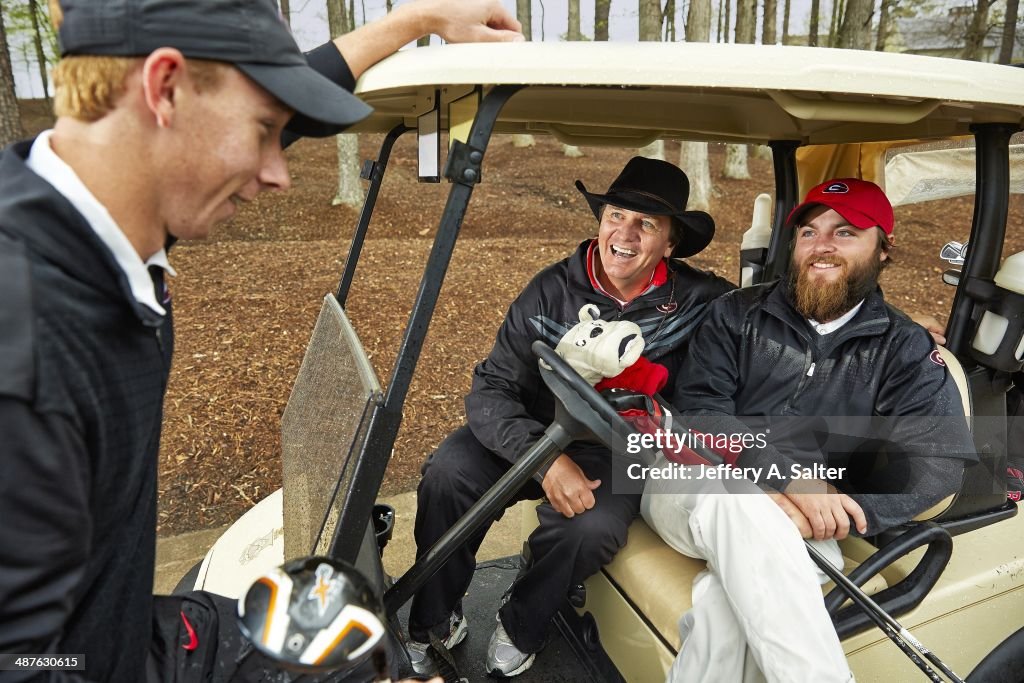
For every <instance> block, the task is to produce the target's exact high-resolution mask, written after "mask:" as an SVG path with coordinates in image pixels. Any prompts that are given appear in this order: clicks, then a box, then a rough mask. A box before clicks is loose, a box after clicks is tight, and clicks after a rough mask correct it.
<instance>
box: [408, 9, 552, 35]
mask: <svg viewBox="0 0 1024 683" xmlns="http://www.w3.org/2000/svg"><path fill="white" fill-rule="evenodd" d="M388 4H389V5H390V4H391V3H390V0H388ZM389 11H390V8H389ZM516 19H518V20H519V23H520V24H522V25H523V37H524V38H526V39H527V40H533V3H531V2H530V0H516Z"/></svg>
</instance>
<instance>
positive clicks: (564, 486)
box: [541, 453, 601, 517]
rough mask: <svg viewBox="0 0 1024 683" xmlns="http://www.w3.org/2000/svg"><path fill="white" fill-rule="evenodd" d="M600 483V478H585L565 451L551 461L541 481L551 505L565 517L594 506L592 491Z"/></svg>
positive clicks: (580, 512)
mask: <svg viewBox="0 0 1024 683" xmlns="http://www.w3.org/2000/svg"><path fill="white" fill-rule="evenodd" d="M600 485H601V480H600V479H595V480H590V479H587V475H585V474H583V470H581V469H580V466H579V465H577V464H576V463H575V462H574V461H573V459H572V458H570V457H569V456H568V455H566V454H565V453H562V454H561V455H560V456H558V458H557V459H556V460H555V461H554V462H553V463H551V467H549V468H548V471H547V473H546V474H545V475H544V481H543V482H541V486H542V487H543V488H544V495H545V496H547V499H548V502H549V503H551V507H553V508H555V509H556V510H558V511H559V512H561V513H562V514H563V515H565V516H566V517H574V516H576V515H579V514H582V513H584V512H586V511H587V510H589V509H590V508H592V507H594V502H595V501H594V494H593V491H594V489H596V488H597V487H598V486H600Z"/></svg>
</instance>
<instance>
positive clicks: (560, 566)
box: [409, 157, 732, 676]
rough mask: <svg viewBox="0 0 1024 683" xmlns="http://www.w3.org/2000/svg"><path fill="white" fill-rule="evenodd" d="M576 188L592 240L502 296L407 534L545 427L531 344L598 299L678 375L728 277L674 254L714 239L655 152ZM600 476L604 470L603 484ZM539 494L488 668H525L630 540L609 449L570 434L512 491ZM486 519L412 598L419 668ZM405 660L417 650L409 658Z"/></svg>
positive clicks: (432, 533)
mask: <svg viewBox="0 0 1024 683" xmlns="http://www.w3.org/2000/svg"><path fill="white" fill-rule="evenodd" d="M576 187H577V188H578V189H579V190H580V192H581V193H582V194H583V196H584V197H585V198H586V200H587V202H588V203H589V204H590V208H591V210H593V212H594V215H595V216H596V217H597V219H598V221H599V228H598V234H597V238H596V239H588V240H586V241H584V242H583V243H582V244H580V246H579V247H578V248H577V249H576V251H575V253H574V254H572V255H571V256H569V257H568V258H566V259H564V260H562V261H559V262H558V263H555V264H554V265H552V266H549V267H548V268H546V269H544V270H543V271H541V273H540V274H538V275H537V276H536V277H535V278H534V279H533V281H531V282H530V284H529V285H527V287H526V289H525V290H523V292H522V293H521V294H520V295H519V297H518V298H517V299H516V300H515V301H514V302H513V303H512V305H511V307H510V308H509V311H508V314H507V315H506V317H505V321H504V323H503V324H502V326H501V328H500V329H499V330H498V336H497V339H496V340H495V343H494V348H493V349H492V350H491V353H490V355H488V357H487V358H486V360H484V361H483V362H482V363H481V364H480V365H478V366H477V367H476V370H475V371H474V378H473V387H472V390H471V391H470V393H469V395H468V396H467V397H466V414H467V417H468V425H466V426H464V427H461V428H460V429H458V430H456V431H455V432H454V433H452V434H451V435H450V436H449V437H448V438H447V439H446V440H445V441H444V442H443V443H442V444H441V446H440V447H439V448H438V449H437V451H435V452H434V453H433V454H431V456H430V457H429V458H428V459H427V462H426V463H425V464H424V466H423V479H422V480H421V482H420V486H419V507H418V511H417V515H416V532H415V535H416V545H417V551H418V553H423V552H425V551H426V550H427V549H428V548H430V547H431V545H433V544H434V543H435V542H436V541H437V540H438V539H439V538H440V537H441V535H442V534H443V533H444V532H445V531H447V530H448V529H449V528H450V527H451V526H452V524H453V523H454V522H455V521H456V520H458V519H459V518H460V517H461V516H462V515H463V514H464V513H465V512H466V511H467V510H468V509H469V508H470V506H471V505H472V504H473V503H475V502H476V501H477V500H478V499H479V498H480V496H481V495H482V494H483V493H484V492H485V491H486V490H487V489H488V488H490V487H491V486H492V485H493V484H494V483H495V482H496V481H497V480H498V479H499V478H500V477H501V476H502V475H503V474H504V473H505V472H507V471H508V469H509V468H510V467H511V466H512V464H513V463H514V462H515V461H516V460H517V459H518V458H519V456H520V455H521V454H522V453H524V452H525V451H526V450H527V449H528V448H529V446H530V445H532V444H533V443H534V442H535V441H536V440H537V439H539V438H540V436H541V435H542V434H543V432H544V429H545V428H546V427H547V425H549V424H550V423H551V421H552V419H553V416H554V398H553V396H552V395H551V393H550V392H549V391H548V390H547V389H546V388H545V387H544V383H543V382H542V380H541V378H540V374H539V371H538V368H537V360H536V358H535V357H534V355H533V353H532V352H531V350H530V345H531V344H532V343H533V342H534V341H535V340H538V339H542V340H544V341H545V342H547V343H548V344H549V345H551V346H556V345H557V343H558V341H559V339H561V337H562V336H563V335H564V334H565V333H566V332H567V331H568V330H569V329H570V328H572V327H573V326H574V325H575V324H576V322H577V321H578V319H579V311H580V309H581V308H582V307H583V306H584V305H588V304H589V305H594V306H596V307H597V308H598V310H599V311H600V317H601V318H602V319H604V320H613V319H614V320H630V321H632V322H635V323H636V324H637V325H639V326H640V328H641V331H642V333H643V336H644V338H645V341H646V347H645V352H644V355H645V357H646V358H648V359H649V360H651V361H655V362H657V363H660V364H662V365H664V366H666V368H667V369H668V372H669V379H668V386H667V387H666V388H665V391H671V389H672V386H673V385H674V375H675V370H676V369H677V368H678V366H679V364H680V362H681V358H682V356H683V354H682V353H681V352H680V351H681V350H682V349H683V348H684V347H685V346H686V345H687V343H688V342H689V339H690V336H691V334H692V332H693V330H694V329H695V328H696V326H697V324H698V323H699V322H700V320H701V319H702V318H703V316H704V311H705V307H706V305H707V304H708V302H709V301H711V300H712V299H714V298H716V297H717V296H719V295H720V294H722V293H724V292H726V291H728V290H730V289H732V285H731V284H729V283H728V282H727V281H725V280H723V279H721V278H718V277H716V276H714V275H712V274H710V273H705V272H701V271H698V270H695V269H694V268H691V267H690V266H689V265H687V264H686V263H685V262H683V261H682V260H681V259H682V258H684V257H687V256H692V255H694V254H696V253H698V252H699V251H701V250H702V249H703V248H704V247H706V246H707V245H708V243H709V242H710V241H711V238H712V236H713V235H714V232H715V224H714V221H713V220H712V219H711V217H710V216H709V215H707V214H706V213H703V212H699V211H686V200H687V197H688V196H689V180H688V179H687V177H686V174H685V173H683V172H682V171H681V170H680V169H679V168H677V167H676V166H674V165H672V164H670V163H667V162H665V161H657V160H654V159H646V158H643V157H634V158H633V159H631V160H630V161H629V163H627V164H626V166H625V168H624V169H623V170H622V172H621V173H620V174H619V176H618V178H616V179H615V181H614V182H613V183H612V185H611V187H610V188H609V189H608V192H607V193H605V194H603V195H602V194H594V193H590V192H587V190H586V188H585V187H584V186H583V185H582V184H581V183H579V182H577V184H576ZM602 482H603V483H602ZM538 498H546V499H547V501H546V502H544V503H542V504H541V505H540V506H539V507H538V508H537V515H538V518H539V521H540V525H539V527H538V528H537V530H536V531H535V532H534V533H533V534H532V535H531V536H530V538H529V541H528V545H529V555H530V564H529V566H528V567H527V568H526V569H525V571H524V572H522V573H521V575H520V577H519V578H518V579H517V580H516V582H515V584H514V585H513V586H512V588H511V590H510V592H509V598H508V601H507V602H506V603H505V604H504V605H502V607H501V609H500V610H499V612H498V624H497V627H496V629H495V631H494V634H493V635H492V637H491V642H490V645H489V646H488V654H487V670H488V672H490V673H492V674H496V675H501V676H514V675H517V674H519V673H522V672H523V671H525V670H526V669H528V668H529V667H530V666H531V665H532V663H533V660H534V653H536V652H538V651H539V650H540V649H541V648H542V646H543V644H544V641H545V637H546V633H547V629H548V626H549V624H550V622H551V619H552V617H553V616H554V614H555V612H556V611H557V610H558V608H559V606H560V604H561V603H562V601H563V600H564V599H565V597H566V594H567V593H568V591H569V589H570V587H571V586H573V585H575V584H577V583H581V582H582V581H583V580H584V579H586V578H587V577H588V576H590V575H591V574H593V573H594V572H596V571H597V570H598V569H600V567H602V566H603V565H605V564H607V563H608V562H609V561H610V560H611V559H612V557H613V556H614V555H615V553H616V552H617V551H618V549H619V548H621V547H622V545H623V544H624V543H625V542H626V533H627V529H628V527H629V524H630V522H631V521H632V520H633V518H634V517H635V516H636V514H637V511H638V509H639V504H640V496H639V495H626V494H613V493H612V487H611V462H610V458H609V457H608V452H607V449H605V448H603V447H600V446H596V445H594V444H583V443H579V444H573V445H572V446H571V447H570V448H569V449H567V452H566V453H563V454H562V455H560V456H559V457H558V458H557V459H556V460H555V461H554V462H553V463H552V464H551V466H550V467H549V468H548V469H547V470H544V471H542V472H539V473H538V474H537V476H536V481H531V482H530V483H528V484H527V485H526V486H524V487H523V488H522V489H521V490H520V491H519V492H518V493H517V495H516V496H515V498H513V500H512V503H515V502H518V501H520V500H524V499H538ZM486 531H487V527H485V528H484V529H482V530H481V531H480V532H479V533H478V534H477V536H476V537H475V538H473V539H472V541H471V542H470V543H468V544H466V545H465V546H463V547H462V548H460V549H458V550H456V551H455V553H454V554H453V555H452V557H451V559H450V560H449V561H448V563H447V564H446V565H445V566H444V567H443V568H442V569H441V570H440V571H439V572H438V573H437V574H436V575H435V576H434V577H433V578H432V579H431V580H430V581H428V582H427V583H426V584H425V585H424V586H423V588H422V589H420V591H419V592H418V593H417V594H416V596H415V597H414V598H413V603H412V610H411V613H410V617H409V631H410V635H411V636H412V640H413V643H412V647H411V650H410V652H411V654H412V656H413V658H414V660H418V663H419V665H420V666H421V667H422V668H423V670H424V672H426V671H427V670H428V669H429V668H430V666H431V663H430V661H429V658H428V657H427V654H426V650H427V646H426V643H427V642H428V640H429V635H430V631H434V633H435V634H436V635H437V636H438V637H439V638H440V639H441V640H442V642H444V643H445V645H446V646H447V647H449V648H450V647H454V646H455V645H457V644H458V643H460V642H461V641H462V640H463V638H464V637H465V635H466V628H467V626H466V620H465V618H464V617H463V616H462V614H461V605H460V600H461V598H462V596H463V595H464V594H465V592H466V589H467V588H468V587H469V583H470V580H471V578H472V575H473V569H474V566H475V554H476V551H477V549H478V548H479V546H480V543H481V541H482V540H483V537H484V534H485V533H486ZM414 663H415V662H414Z"/></svg>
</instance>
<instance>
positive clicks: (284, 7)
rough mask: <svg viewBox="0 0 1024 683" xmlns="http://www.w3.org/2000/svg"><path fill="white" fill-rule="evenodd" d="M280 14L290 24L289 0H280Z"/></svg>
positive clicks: (290, 7) (290, 9)
mask: <svg viewBox="0 0 1024 683" xmlns="http://www.w3.org/2000/svg"><path fill="white" fill-rule="evenodd" d="M389 2H390V0H389ZM281 16H282V17H284V20H285V23H287V24H288V25H289V26H291V25H292V5H291V2H290V0H281Z"/></svg>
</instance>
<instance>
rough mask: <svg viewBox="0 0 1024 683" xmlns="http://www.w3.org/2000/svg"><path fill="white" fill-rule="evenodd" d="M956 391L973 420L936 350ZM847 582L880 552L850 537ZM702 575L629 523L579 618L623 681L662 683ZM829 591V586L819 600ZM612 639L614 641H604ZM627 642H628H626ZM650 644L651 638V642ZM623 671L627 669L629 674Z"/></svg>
mask: <svg viewBox="0 0 1024 683" xmlns="http://www.w3.org/2000/svg"><path fill="white" fill-rule="evenodd" d="M940 354H941V355H942V358H943V360H944V361H945V362H946V366H947V368H948V369H949V372H950V373H951V374H952V375H953V378H954V380H955V381H956V384H957V387H958V388H959V389H960V393H961V397H962V398H963V402H964V411H965V413H966V414H967V416H968V420H970V414H971V413H970V409H971V401H970V395H969V391H968V384H967V378H966V375H965V374H964V371H963V368H962V367H961V365H960V363H959V361H957V359H956V358H955V356H953V354H952V353H950V352H949V351H947V350H946V349H944V348H942V347H940ZM954 499H955V495H954V496H949V497H948V498H947V499H945V500H943V501H941V502H940V503H938V504H936V505H935V506H933V507H932V508H930V509H928V510H926V511H925V512H923V513H921V514H920V515H918V517H917V518H915V519H917V520H918V521H920V520H925V519H931V518H933V517H935V516H937V515H939V514H941V513H942V512H943V511H944V510H946V509H947V508H948V507H950V506H951V505H952V503H953V501H954ZM528 510H530V512H528V513H526V517H524V520H523V521H524V537H525V535H526V533H528V531H529V530H530V529H532V527H533V526H535V525H536V515H535V514H532V509H530V508H528ZM840 548H841V549H842V552H843V558H844V560H845V567H844V571H845V572H846V573H847V574H849V573H850V572H851V571H852V570H853V569H855V568H856V567H857V566H859V565H860V564H861V562H863V561H864V560H865V559H867V557H868V556H870V555H871V554H873V553H874V552H875V551H876V550H877V548H876V547H875V546H873V545H871V544H870V543H869V542H868V541H866V540H864V539H862V538H854V537H850V538H847V539H845V540H844V541H842V542H841V543H840ZM704 568H705V563H704V561H703V560H696V559H693V558H690V557H686V556H684V555H681V554H679V553H678V552H676V551H675V550H673V549H672V548H670V547H669V546H668V545H666V544H665V543H664V541H662V540H661V538H659V537H658V535H657V534H655V533H654V532H653V531H652V530H651V529H650V527H648V526H647V524H646V523H645V522H644V521H643V520H642V519H639V518H638V519H637V520H635V521H634V522H633V524H632V525H631V526H630V529H629V539H628V541H627V543H626V546H625V547H624V548H623V549H622V550H621V551H619V553H618V554H617V555H616V556H615V558H614V559H613V560H612V562H611V563H610V564H608V565H607V566H606V567H604V569H602V570H601V571H600V572H598V573H597V574H596V575H594V576H592V577H591V578H590V579H588V580H587V582H586V589H587V599H586V604H585V606H584V607H583V608H582V609H579V610H578V611H579V612H580V613H584V612H589V613H590V614H591V615H592V616H593V617H594V619H595V621H596V623H597V628H598V633H599V635H600V637H601V643H602V645H603V646H604V647H605V649H606V651H607V652H608V655H609V657H610V658H611V659H612V661H613V662H614V663H615V664H616V666H617V667H618V668H619V669H620V671H622V672H623V674H624V675H625V676H626V679H627V680H661V679H663V678H664V675H665V672H666V671H667V670H668V667H669V666H670V665H671V661H672V658H673V657H674V656H675V654H676V653H677V652H678V651H679V647H680V638H679V630H678V621H679V618H680V617H681V616H682V615H683V613H685V612H686V611H687V610H689V609H690V607H691V606H692V602H691V587H692V585H693V579H694V577H695V576H696V575H697V574H698V573H699V572H700V571H702V570H703V569H704ZM910 569H912V567H908V566H906V565H900V566H898V567H897V566H892V567H889V568H888V569H887V570H885V571H883V572H882V574H879V575H875V576H874V577H872V578H871V579H869V580H868V581H867V583H866V584H865V585H864V586H863V588H864V590H865V592H867V593H868V594H869V595H870V594H875V593H877V592H879V591H881V590H883V589H885V588H887V587H888V586H889V585H892V584H895V583H897V582H899V581H900V580H902V579H903V578H905V577H906V575H907V573H909V570H910ZM832 588H833V584H832V583H831V582H830V583H828V584H825V585H824V586H823V587H822V590H823V592H826V593H827V592H828V591H830V590H831V589H832ZM611 632H614V633H615V635H614V637H606V635H609V634H610V633H611ZM630 634H632V635H630ZM651 636H653V638H652V637H651ZM624 669H628V670H629V671H628V675H627V671H625V670H624Z"/></svg>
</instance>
